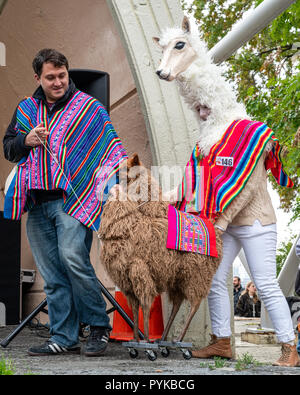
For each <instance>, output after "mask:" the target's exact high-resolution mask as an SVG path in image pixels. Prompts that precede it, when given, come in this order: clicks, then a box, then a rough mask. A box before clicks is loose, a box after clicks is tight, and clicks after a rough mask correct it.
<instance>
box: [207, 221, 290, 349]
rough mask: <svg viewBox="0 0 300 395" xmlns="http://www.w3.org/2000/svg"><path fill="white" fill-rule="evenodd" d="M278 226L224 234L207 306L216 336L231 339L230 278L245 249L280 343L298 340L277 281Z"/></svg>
mask: <svg viewBox="0 0 300 395" xmlns="http://www.w3.org/2000/svg"><path fill="white" fill-rule="evenodd" d="M276 242H277V231H276V224H272V225H266V226H262V225H261V224H260V222H259V221H258V220H256V221H255V222H254V224H253V225H252V226H229V227H228V228H227V230H226V232H224V234H223V259H222V262H221V263H220V266H219V268H218V270H217V272H216V274H215V276H214V278H213V281H212V286H211V290H210V293H209V295H208V303H209V310H210V318H211V325H212V333H213V334H214V335H216V336H217V337H228V336H231V327H230V318H231V305H230V298H233V296H232V295H229V294H228V288H227V278H228V275H229V273H230V269H231V267H232V264H233V261H234V259H235V258H236V257H237V255H238V253H239V251H240V250H241V248H243V249H244V252H245V255H246V259H247V263H248V266H249V269H250V272H251V276H252V279H253V281H254V284H255V286H256V288H257V291H258V295H259V298H260V300H261V301H263V303H264V305H265V308H266V310H267V312H268V314H269V317H270V319H271V321H272V323H273V327H274V330H275V333H276V336H277V339H278V341H279V342H282V343H288V342H290V341H293V340H294V338H295V334H294V330H293V325H292V320H291V314H290V310H289V307H288V304H287V302H286V299H285V297H284V295H283V293H282V291H281V289H280V287H279V284H278V281H277V278H276Z"/></svg>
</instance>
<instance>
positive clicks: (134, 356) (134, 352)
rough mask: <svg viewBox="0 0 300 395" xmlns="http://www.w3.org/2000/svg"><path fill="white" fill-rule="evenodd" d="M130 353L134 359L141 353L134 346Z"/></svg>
mask: <svg viewBox="0 0 300 395" xmlns="http://www.w3.org/2000/svg"><path fill="white" fill-rule="evenodd" d="M129 355H130V357H131V358H132V359H134V358H137V357H138V355H139V353H138V351H137V350H136V349H135V348H132V349H131V350H130V351H129Z"/></svg>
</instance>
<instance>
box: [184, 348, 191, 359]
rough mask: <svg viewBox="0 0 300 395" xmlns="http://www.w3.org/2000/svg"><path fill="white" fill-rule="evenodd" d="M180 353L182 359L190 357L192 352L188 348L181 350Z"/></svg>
mask: <svg viewBox="0 0 300 395" xmlns="http://www.w3.org/2000/svg"><path fill="white" fill-rule="evenodd" d="M182 355H183V358H184V359H191V358H192V352H191V351H190V350H183V351H182Z"/></svg>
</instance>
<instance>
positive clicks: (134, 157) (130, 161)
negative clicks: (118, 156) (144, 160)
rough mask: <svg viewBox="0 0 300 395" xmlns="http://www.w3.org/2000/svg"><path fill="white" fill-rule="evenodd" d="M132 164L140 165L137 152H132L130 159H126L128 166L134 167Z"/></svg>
mask: <svg viewBox="0 0 300 395" xmlns="http://www.w3.org/2000/svg"><path fill="white" fill-rule="evenodd" d="M134 166H141V162H140V158H139V156H138V154H133V155H132V157H131V158H130V159H128V167H129V168H131V167H134Z"/></svg>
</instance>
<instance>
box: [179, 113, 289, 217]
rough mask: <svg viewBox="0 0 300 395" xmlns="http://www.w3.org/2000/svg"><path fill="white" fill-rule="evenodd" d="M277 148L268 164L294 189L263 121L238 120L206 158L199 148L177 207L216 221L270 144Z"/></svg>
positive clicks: (272, 152)
mask: <svg viewBox="0 0 300 395" xmlns="http://www.w3.org/2000/svg"><path fill="white" fill-rule="evenodd" d="M270 140H272V141H273V143H274V144H273V148H272V150H271V151H270V153H269V155H268V157H267V159H266V161H265V166H266V169H267V170H268V169H270V170H271V172H272V174H273V176H274V177H275V179H276V181H277V183H278V184H280V185H282V186H286V187H292V186H293V182H292V181H291V179H290V178H289V177H288V176H287V175H286V174H285V173H284V171H283V167H282V162H281V159H280V151H281V148H280V145H279V142H278V139H276V138H275V136H274V132H273V131H272V130H271V129H270V128H269V127H268V126H267V125H265V124H263V123H262V122H255V121H249V120H238V121H234V122H233V123H232V124H231V125H230V126H229V128H228V129H227V130H226V132H225V133H224V135H223V137H222V138H221V140H220V141H219V142H218V143H216V144H215V145H214V146H213V147H212V148H211V150H210V153H209V155H208V156H207V157H203V155H201V152H200V150H199V148H198V146H197V145H196V147H195V148H194V150H193V153H192V155H191V158H190V160H189V162H188V163H187V166H186V168H185V174H184V177H183V181H182V184H181V185H180V187H179V189H178V199H177V203H176V205H175V207H176V208H177V209H178V210H180V211H184V212H191V213H197V214H198V215H199V214H200V216H201V217H203V218H207V219H210V220H212V221H214V220H215V219H216V218H217V216H218V215H220V213H222V212H223V211H224V210H225V209H226V207H227V206H228V205H229V204H230V203H231V201H232V200H233V199H234V198H235V197H236V196H237V195H238V194H239V193H240V192H241V191H242V189H243V188H244V186H245V185H246V183H247V181H248V179H249V177H250V176H251V174H252V172H253V170H254V168H255V166H256V164H257V162H258V160H259V158H260V156H261V154H262V153H263V151H264V149H265V147H266V144H267V143H268V141H270Z"/></svg>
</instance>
